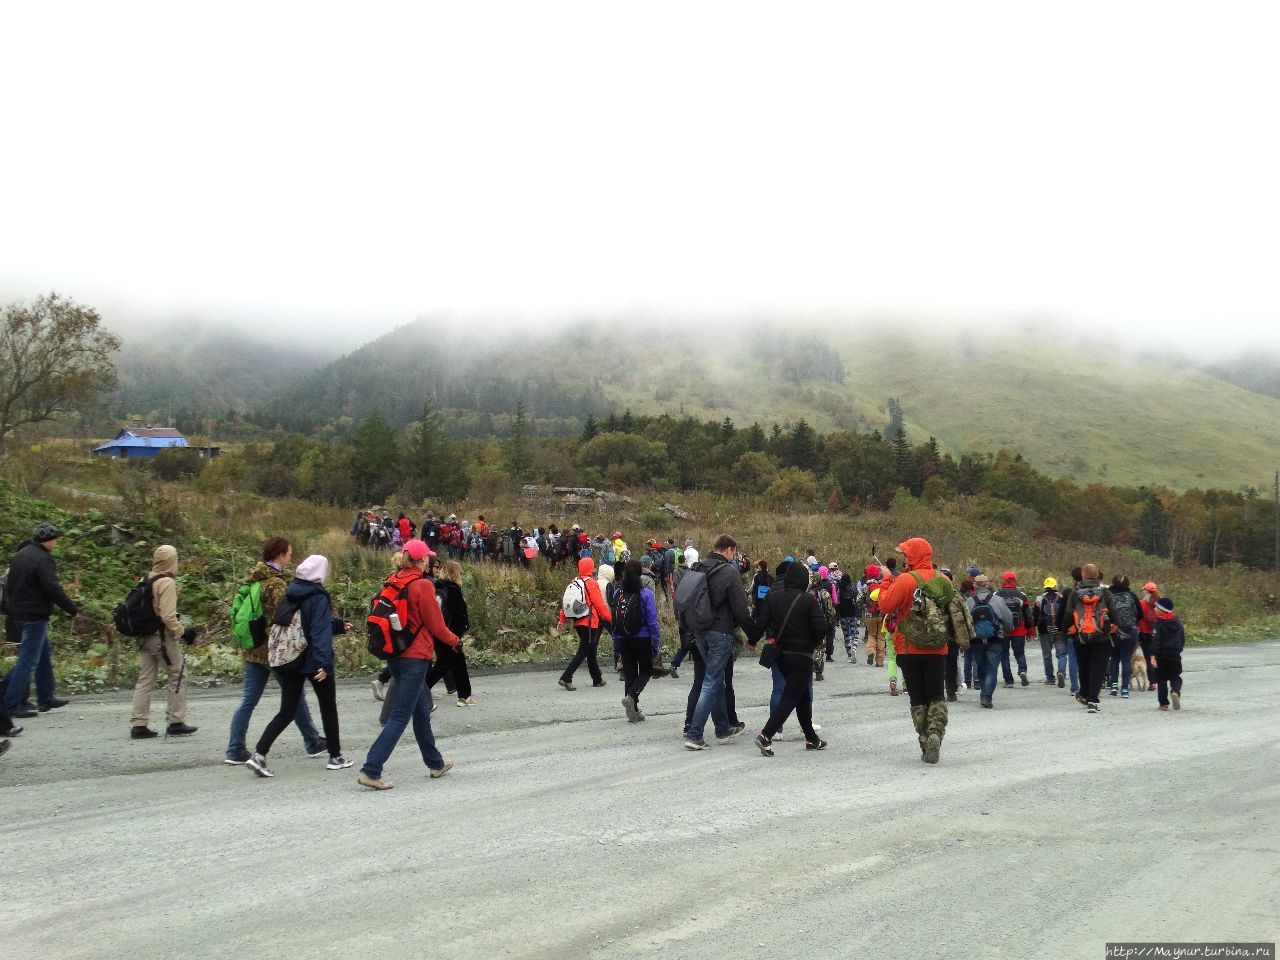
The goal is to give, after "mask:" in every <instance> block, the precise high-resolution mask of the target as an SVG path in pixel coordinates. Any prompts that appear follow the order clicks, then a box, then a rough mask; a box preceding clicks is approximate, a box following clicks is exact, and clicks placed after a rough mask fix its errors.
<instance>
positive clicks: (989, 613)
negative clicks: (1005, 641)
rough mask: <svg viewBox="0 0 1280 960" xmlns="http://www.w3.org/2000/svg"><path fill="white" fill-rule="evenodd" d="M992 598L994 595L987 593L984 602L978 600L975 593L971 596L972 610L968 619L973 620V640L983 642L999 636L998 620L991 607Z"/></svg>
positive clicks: (993, 608)
mask: <svg viewBox="0 0 1280 960" xmlns="http://www.w3.org/2000/svg"><path fill="white" fill-rule="evenodd" d="M994 596H995V594H994V593H989V594H987V599H986V600H979V599H978V595H977V594H976V593H975V594H974V595H973V609H972V610H970V611H969V617H970V619H972V620H973V638H974V639H975V640H981V641H984V642H985V641H987V640H994V639H995V638H996V637H998V636H1000V618H999V617H997V616H996V611H995V607H993V606H991V598H992V597H994Z"/></svg>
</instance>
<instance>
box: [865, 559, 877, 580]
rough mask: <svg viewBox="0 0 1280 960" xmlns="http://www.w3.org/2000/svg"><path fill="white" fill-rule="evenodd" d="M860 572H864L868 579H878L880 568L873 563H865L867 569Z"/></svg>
mask: <svg viewBox="0 0 1280 960" xmlns="http://www.w3.org/2000/svg"><path fill="white" fill-rule="evenodd" d="M862 572H863V573H864V574H866V577H867V579H868V580H879V579H880V568H879V567H877V566H876V565H875V564H874V563H869V564H867V569H866V570H864V571H862Z"/></svg>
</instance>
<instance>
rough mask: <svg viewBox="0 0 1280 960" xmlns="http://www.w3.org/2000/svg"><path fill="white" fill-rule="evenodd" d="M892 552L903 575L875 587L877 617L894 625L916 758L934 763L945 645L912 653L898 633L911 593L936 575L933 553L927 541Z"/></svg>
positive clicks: (943, 726) (943, 705)
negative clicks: (902, 563) (902, 562)
mask: <svg viewBox="0 0 1280 960" xmlns="http://www.w3.org/2000/svg"><path fill="white" fill-rule="evenodd" d="M898 550H900V551H901V552H902V556H903V559H904V560H906V571H905V572H904V573H901V574H899V575H898V576H896V577H895V578H894V579H893V581H892V582H890V583H888V584H886V585H883V586H881V588H880V604H879V605H880V612H881V613H882V614H883V615H884V616H885V618H886V620H888V619H890V618H892V619H894V620H895V621H896V628H895V629H894V632H893V649H894V652H895V653H896V654H897V657H898V668H899V669H900V670H901V671H902V679H903V681H904V682H905V684H906V687H907V694H908V696H909V697H910V698H911V720H912V723H914V724H915V728H916V736H917V737H918V739H919V742H920V753H921V758H922V759H923V760H924V762H925V763H937V762H938V760H939V759H940V758H941V751H942V738H943V737H944V736H945V735H946V732H947V699H946V689H945V684H944V680H945V675H946V666H947V645H946V644H945V643H944V644H943V645H942V646H941V647H939V648H937V649H926V648H922V647H917V646H916V645H915V644H913V643H908V642H907V639H906V637H904V636H903V634H902V628H903V626H904V625H905V624H906V623H907V621H908V620H909V619H910V618H911V606H912V603H913V602H914V600H915V595H916V590H917V589H918V588H919V586H920V585H921V584H923V583H927V582H929V581H930V580H932V579H933V578H934V577H938V576H941V574H939V573H938V572H937V571H936V570H934V568H933V547H932V546H931V545H930V543H929V541H928V540H925V539H923V538H922V537H912V538H911V539H909V540H904V541H903V542H902V543H900V544H898Z"/></svg>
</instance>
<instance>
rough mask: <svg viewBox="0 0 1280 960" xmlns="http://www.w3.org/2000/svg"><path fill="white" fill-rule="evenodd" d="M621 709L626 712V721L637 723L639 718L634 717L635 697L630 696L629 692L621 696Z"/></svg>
mask: <svg viewBox="0 0 1280 960" xmlns="http://www.w3.org/2000/svg"><path fill="white" fill-rule="evenodd" d="M622 709H623V710H625V711H626V712H627V722H628V723H639V720H638V719H637V718H636V698H635V697H633V696H631V694H627V695H626V696H625V697H623V698H622Z"/></svg>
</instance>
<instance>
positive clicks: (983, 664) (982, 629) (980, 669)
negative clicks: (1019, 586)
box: [965, 573, 1013, 710]
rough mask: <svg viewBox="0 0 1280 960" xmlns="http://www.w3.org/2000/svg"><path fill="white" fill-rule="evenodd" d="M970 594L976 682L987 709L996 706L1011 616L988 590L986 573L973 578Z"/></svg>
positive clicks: (967, 599)
mask: <svg viewBox="0 0 1280 960" xmlns="http://www.w3.org/2000/svg"><path fill="white" fill-rule="evenodd" d="M973 587H974V590H973V596H971V597H967V598H966V599H965V602H966V603H967V604H968V605H969V612H970V614H971V615H972V616H973V644H972V646H973V647H976V648H977V651H976V653H975V654H974V663H973V665H974V669H975V670H976V671H977V676H976V677H975V678H974V680H975V682H977V683H979V684H981V686H982V689H981V692H980V693H979V695H978V703H980V704H981V705H982V706H983V707H986V708H987V709H988V710H990V709H991V708H992V707H993V706H994V705H995V693H996V680H997V678H998V676H999V671H1000V667H1001V665H1002V664H1003V663H1004V655H1005V650H1006V648H1007V644H1008V640H1007V639H1006V637H1007V636H1008V633H1009V631H1010V630H1011V629H1012V628H1013V615H1012V614H1011V613H1010V612H1009V608H1008V606H1007V605H1006V604H1005V602H1004V600H1003V599H1002V598H1001V597H1000V596H999V595H998V594H996V593H995V592H994V591H993V590H992V589H991V581H990V579H988V577H987V575H986V574H985V573H980V574H978V575H977V576H976V577H974V578H973Z"/></svg>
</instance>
